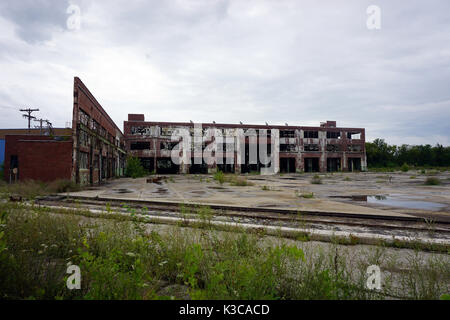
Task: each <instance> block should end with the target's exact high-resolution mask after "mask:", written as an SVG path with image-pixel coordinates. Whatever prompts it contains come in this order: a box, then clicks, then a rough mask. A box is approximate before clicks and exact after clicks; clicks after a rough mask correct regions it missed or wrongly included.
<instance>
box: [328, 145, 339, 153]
mask: <svg viewBox="0 0 450 320" xmlns="http://www.w3.org/2000/svg"><path fill="white" fill-rule="evenodd" d="M327 151H328V152H339V151H341V146H340V145H338V144H327Z"/></svg>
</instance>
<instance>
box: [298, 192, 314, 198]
mask: <svg viewBox="0 0 450 320" xmlns="http://www.w3.org/2000/svg"><path fill="white" fill-rule="evenodd" d="M301 197H302V198H305V199H312V198H314V192H311V193H302V194H301Z"/></svg>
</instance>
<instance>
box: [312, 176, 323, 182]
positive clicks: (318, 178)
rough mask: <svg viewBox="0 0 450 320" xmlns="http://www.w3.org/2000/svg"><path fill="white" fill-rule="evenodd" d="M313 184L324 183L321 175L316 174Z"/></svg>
mask: <svg viewBox="0 0 450 320" xmlns="http://www.w3.org/2000/svg"><path fill="white" fill-rule="evenodd" d="M311 183H312V184H322V179H321V178H320V176H319V175H317V174H316V175H314V177H313V178H312V179H311Z"/></svg>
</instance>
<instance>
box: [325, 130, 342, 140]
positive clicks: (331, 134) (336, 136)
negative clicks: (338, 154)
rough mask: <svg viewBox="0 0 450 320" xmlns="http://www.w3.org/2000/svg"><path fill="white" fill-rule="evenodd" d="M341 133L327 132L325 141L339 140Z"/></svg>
mask: <svg viewBox="0 0 450 320" xmlns="http://www.w3.org/2000/svg"><path fill="white" fill-rule="evenodd" d="M340 138H341V133H340V132H337V131H327V139H340Z"/></svg>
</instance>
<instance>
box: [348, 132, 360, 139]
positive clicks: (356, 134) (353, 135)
mask: <svg viewBox="0 0 450 320" xmlns="http://www.w3.org/2000/svg"><path fill="white" fill-rule="evenodd" d="M347 139H361V132H347Z"/></svg>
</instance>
